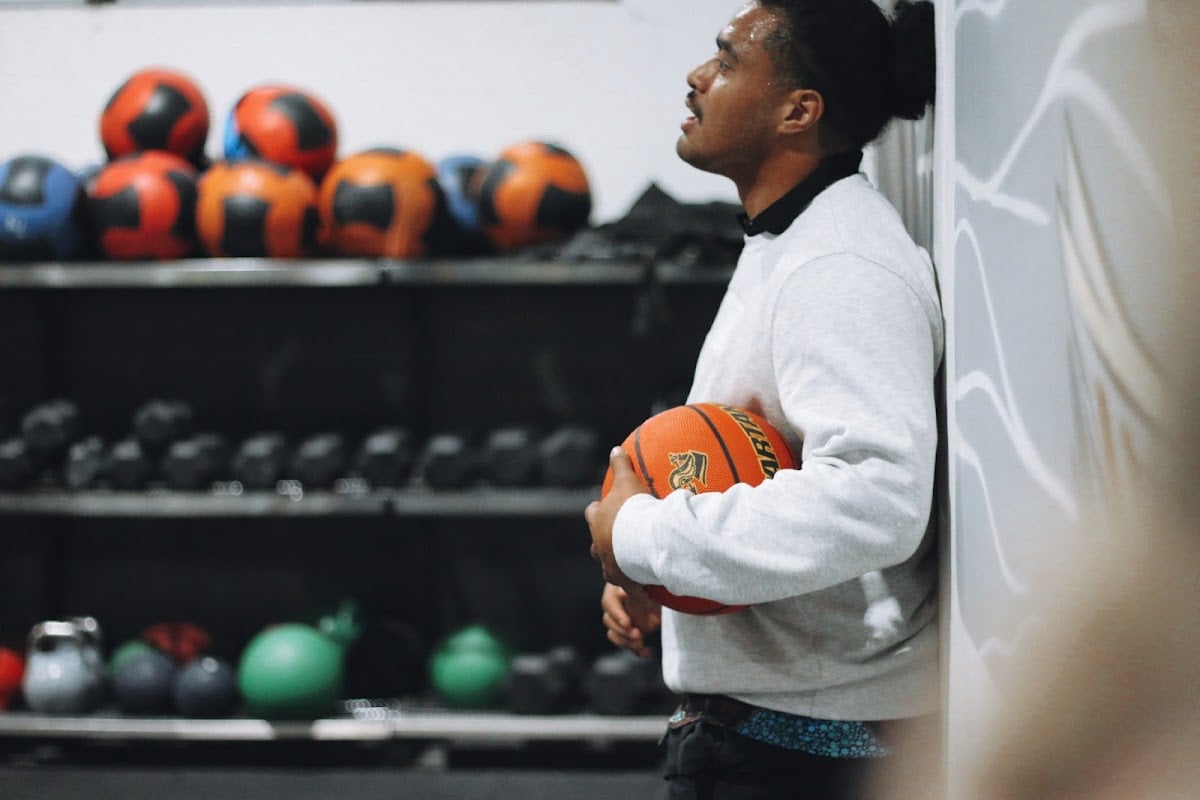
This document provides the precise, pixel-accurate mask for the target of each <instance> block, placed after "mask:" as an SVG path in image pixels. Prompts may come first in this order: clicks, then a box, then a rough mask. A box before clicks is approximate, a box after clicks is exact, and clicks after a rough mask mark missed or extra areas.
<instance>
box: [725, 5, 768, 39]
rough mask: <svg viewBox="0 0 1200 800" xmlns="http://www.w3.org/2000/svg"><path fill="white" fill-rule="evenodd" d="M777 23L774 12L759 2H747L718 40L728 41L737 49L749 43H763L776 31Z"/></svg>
mask: <svg viewBox="0 0 1200 800" xmlns="http://www.w3.org/2000/svg"><path fill="white" fill-rule="evenodd" d="M776 23H777V20H776V19H775V15H774V14H773V13H771V12H770V11H768V10H767V9H765V8H763V7H762V6H760V5H759V4H758V3H754V2H752V3H747V4H746V5H745V6H743V7H742V8H741V10H739V11H738V12H737V13H736V14H734V16H733V19H731V20H730V21H729V24H728V25H726V26H725V27H724V28H723V29H722V30H721V33H720V34H718V36H717V40H718V41H719V42H726V43H728V44H729V45H731V46H732V47H733V48H734V49H735V50H736V49H738V48H739V47H740V46H745V45H747V44H762V42H763V40H764V39H766V38H767V36H769V35H770V34H771V33H773V32H774V30H775V26H776Z"/></svg>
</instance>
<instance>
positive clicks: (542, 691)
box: [504, 645, 583, 714]
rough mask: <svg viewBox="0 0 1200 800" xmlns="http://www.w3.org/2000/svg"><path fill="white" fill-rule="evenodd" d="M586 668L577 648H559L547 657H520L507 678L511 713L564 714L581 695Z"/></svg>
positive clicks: (564, 646) (543, 654)
mask: <svg viewBox="0 0 1200 800" xmlns="http://www.w3.org/2000/svg"><path fill="white" fill-rule="evenodd" d="M582 672H583V669H582V664H581V662H580V659H579V654H578V653H577V652H576V650H575V648H573V647H571V646H569V645H561V646H559V647H555V648H553V649H552V650H550V651H548V652H546V653H520V654H518V655H516V656H515V657H514V658H513V660H512V662H511V663H510V664H509V670H508V675H507V677H506V678H505V687H504V688H505V695H506V698H507V701H508V702H507V705H508V710H509V711H511V712H513V713H514V714H563V713H566V712H567V711H569V710H570V709H571V707H572V705H573V704H574V703H575V702H576V700H577V698H578V697H579V693H580V680H581V677H582Z"/></svg>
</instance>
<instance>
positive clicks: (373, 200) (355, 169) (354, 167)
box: [318, 148, 449, 258]
mask: <svg viewBox="0 0 1200 800" xmlns="http://www.w3.org/2000/svg"><path fill="white" fill-rule="evenodd" d="M318 207H319V208H320V211H321V238H322V241H323V243H324V244H325V245H326V246H327V247H328V248H329V249H330V250H331V251H333V252H336V253H339V254H341V255H347V256H376V257H380V256H381V257H386V258H417V257H420V256H424V255H429V254H430V253H432V252H435V251H436V250H438V249H439V248H440V246H441V242H440V241H439V235H440V233H441V232H442V230H443V229H444V228H445V226H446V225H447V224H448V223H449V212H448V211H447V209H446V201H445V198H444V196H443V194H442V189H441V187H440V186H439V185H438V182H437V168H436V167H434V165H433V164H432V163H431V162H430V161H428V160H426V159H425V158H424V157H423V156H421V155H419V154H417V153H414V152H412V151H410V150H398V149H388V148H378V149H374V150H367V151H365V152H362V153H356V154H355V155H352V156H349V157H347V158H345V159H343V160H341V161H339V162H338V163H336V164H334V166H333V169H331V170H330V171H329V174H327V175H326V176H325V179H324V180H323V181H322V182H321V190H320V195H319V200H318Z"/></svg>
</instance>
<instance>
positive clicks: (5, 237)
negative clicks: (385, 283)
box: [0, 155, 84, 261]
mask: <svg viewBox="0 0 1200 800" xmlns="http://www.w3.org/2000/svg"><path fill="white" fill-rule="evenodd" d="M83 196H84V193H83V186H82V184H81V183H80V182H79V179H78V178H77V177H76V176H75V175H74V173H72V172H71V170H69V169H67V168H66V167H64V166H63V165H62V164H60V163H58V162H57V161H55V160H54V159H52V158H47V157H45V156H37V155H21V156H17V157H16V158H13V159H10V160H9V161H6V162H4V163H3V164H0V261H52V260H59V259H67V258H73V257H75V256H76V255H78V254H79V251H80V249H81V246H82V244H83V231H82V216H81V215H82V209H83Z"/></svg>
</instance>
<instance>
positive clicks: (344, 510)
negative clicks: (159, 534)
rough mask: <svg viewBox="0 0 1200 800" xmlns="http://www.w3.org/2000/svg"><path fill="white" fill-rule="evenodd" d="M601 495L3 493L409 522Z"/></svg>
mask: <svg viewBox="0 0 1200 800" xmlns="http://www.w3.org/2000/svg"><path fill="white" fill-rule="evenodd" d="M598 496H599V490H598V489H486V488H481V489H461V490H455V491H434V490H430V489H396V490H381V491H373V492H367V493H363V494H341V493H337V492H330V491H320V492H304V491H300V490H299V489H296V490H294V491H291V492H289V493H281V492H270V491H263V492H236V493H232V492H228V491H224V492H182V491H151V492H115V491H80V492H70V491H50V490H35V491H29V492H7V493H0V514H9V515H18V516H62V517H274V516H279V517H288V516H292V517H295V516H301V517H318V516H382V515H385V514H388V513H392V514H395V515H397V516H405V517H414V516H422V517H459V516H489V517H498V516H523V517H556V516H572V515H575V514H582V513H583V509H584V508H585V507H586V506H587V504H588V503H590V502H591V501H592V500H594V499H596V498H597V497H598Z"/></svg>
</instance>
